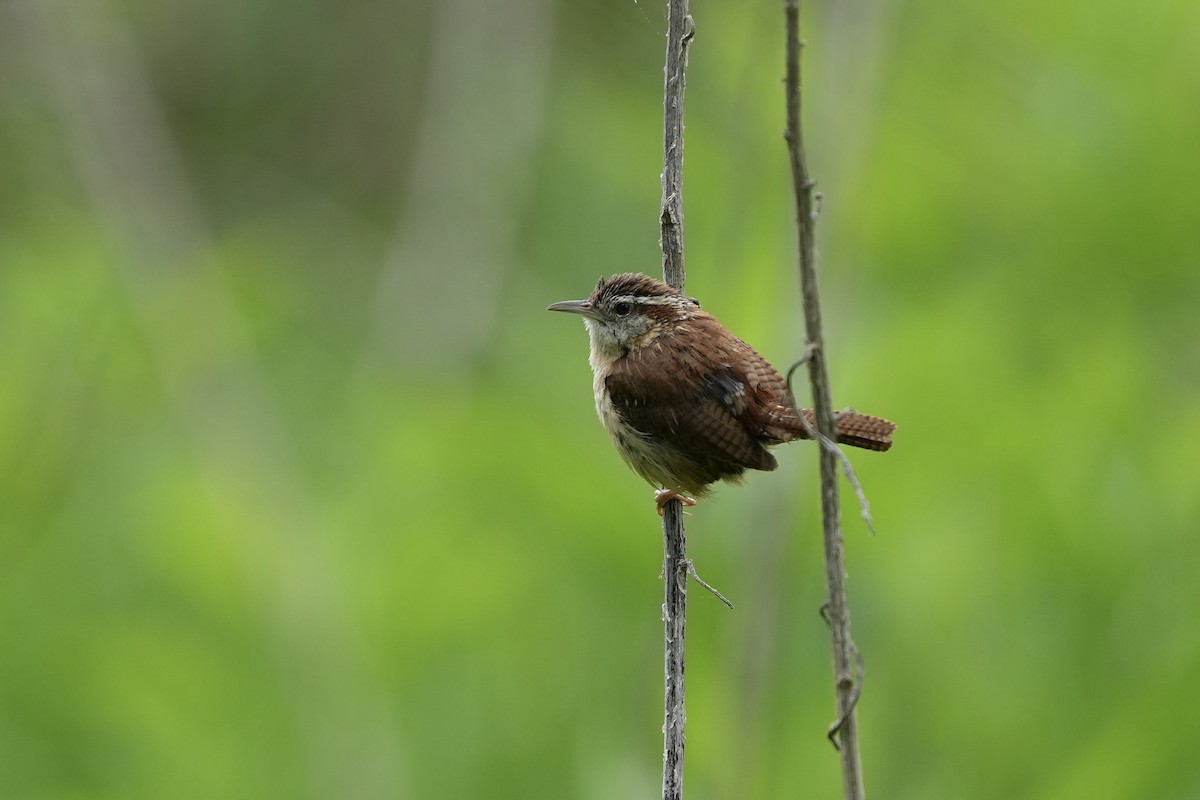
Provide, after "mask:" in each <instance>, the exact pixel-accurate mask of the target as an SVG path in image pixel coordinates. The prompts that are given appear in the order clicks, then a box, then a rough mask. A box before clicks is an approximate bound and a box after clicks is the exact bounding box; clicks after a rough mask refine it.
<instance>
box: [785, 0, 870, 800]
mask: <svg viewBox="0 0 1200 800" xmlns="http://www.w3.org/2000/svg"><path fill="white" fill-rule="evenodd" d="M783 7H784V18H785V27H786V29H787V34H786V42H787V44H786V50H787V77H786V81H785V83H786V97H787V130H786V131H785V133H784V138H785V139H786V140H787V145H788V157H789V160H790V162H791V169H792V183H793V186H794V189H795V195H796V229H797V237H798V240H799V241H798V245H799V261H800V287H801V291H802V293H803V302H804V319H805V332H806V335H807V337H808V346H807V348H806V355H807V356H808V359H807V364H808V377H809V382H810V384H811V385H812V396H813V409H814V412H815V415H816V420H817V432H819V433H820V436H821V437H822V439H823V441H822V444H823V445H824V444H825V442H829V444H832V443H833V442H834V441H835V440H836V439H837V428H836V421H835V418H834V414H833V402H832V400H831V391H830V388H829V374H828V370H827V368H826V364H825V348H824V344H823V342H824V339H823V335H822V332H821V304H820V293H819V291H818V286H817V271H816V247H815V243H814V241H815V240H814V234H815V231H814V228H815V226H816V208H815V202H814V197H813V194H814V193H813V186H814V183H813V180H812V177H811V176H810V174H809V171H808V163H807V161H806V159H805V154H804V140H803V137H802V135H801V130H800V48H801V42H800V5H799V2H798V0H784V4H783ZM836 450H837V447H836V445H834V446H832V447H830V446H822V447H821V448H820V449H819V451H818V452H819V459H820V473H821V518H822V527H823V531H824V541H825V581H826V587H827V590H828V594H829V599H828V603H829V611H828V619H829V629H830V631H831V639H832V644H833V671H834V683H835V686H836V692H837V709H838V718H837V722H836V723H835V730H834V733H835V734H836V735H837V737H838V738H837V742H835V743H840V747H839V750H840V753H841V760H842V785H843V788H844V790H845V797H846V798H847V800H862V798H863V797H864V796H865V793H864V789H863V779H862V762H861V757H860V754H859V747H858V727H857V722H856V719H855V713H854V706H855V702H856V700H857V696H856V694H857V693H856V691H855V686H856V682H855V680H854V674H853V672H852V669H853V666H854V664H855V663H859V662H858V661H857V659H856V658H855V654H856V653H857V650H856V648H855V647H854V642H853V640H852V639H851V637H850V610H849V607H848V605H847V602H846V567H845V552H844V542H843V540H842V531H841V520H840V511H839V507H838V481H837V463H836V456H835V452H836Z"/></svg>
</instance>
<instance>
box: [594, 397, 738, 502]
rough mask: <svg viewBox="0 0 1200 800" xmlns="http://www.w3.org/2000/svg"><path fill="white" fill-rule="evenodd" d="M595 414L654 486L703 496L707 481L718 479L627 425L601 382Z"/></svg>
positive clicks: (615, 443) (635, 468) (623, 455)
mask: <svg viewBox="0 0 1200 800" xmlns="http://www.w3.org/2000/svg"><path fill="white" fill-rule="evenodd" d="M596 414H597V415H598V416H599V417H600V422H601V423H603V425H604V429H605V430H606V431H608V436H609V438H610V439H611V440H612V443H613V447H615V448H616V449H617V452H618V453H620V454H621V458H622V459H623V460H624V461H625V463H626V464H628V465H629V467H630V468H631V469H632V470H633V471H634V472H636V473H637V474H638V475H641V476H642V477H643V478H644V479H645V480H646V481H647V482H648V483H650V484H651V485H653V486H662V487H665V488H668V489H677V490H681V491H685V492H687V493H689V494H695V495H703V494H705V493H706V487H705V484H707V483H709V482H711V481H713V480H715V479H716V476H701V475H698V474H697V472H698V465H696V464H695V463H693V462H692V461H691V460H690V459H688V458H687V457H686V456H685V455H683V454H682V453H681V452H679V451H678V449H677V448H674V447H671V446H670V444H669V443H667V442H662V441H658V440H656V439H655V438H654V437H652V436H650V435H648V434H645V433H643V432H641V431H638V430H636V429H634V428H633V427H631V426H630V425H629V424H627V423H626V422H625V421H624V420H623V419H622V418H621V415H620V414H619V413H618V412H617V410H616V408H615V407H614V406H613V403H612V400H611V399H610V398H609V396H608V392H607V391H604V389H603V386H602V384H601V383H600V382H599V381H597V391H596Z"/></svg>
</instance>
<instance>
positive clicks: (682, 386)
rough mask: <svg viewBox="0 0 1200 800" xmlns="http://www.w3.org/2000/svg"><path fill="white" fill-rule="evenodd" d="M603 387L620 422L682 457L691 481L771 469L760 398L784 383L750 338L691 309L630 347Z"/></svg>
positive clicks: (768, 437) (773, 439) (772, 394)
mask: <svg viewBox="0 0 1200 800" xmlns="http://www.w3.org/2000/svg"><path fill="white" fill-rule="evenodd" d="M622 362H623V363H622V365H621V368H619V369H614V370H613V371H612V372H610V374H609V376H608V378H607V387H608V390H609V395H610V397H611V399H612V402H613V405H614V407H615V408H616V410H617V412H618V413H619V414H621V416H622V418H623V419H624V420H625V421H626V423H627V424H629V425H630V426H632V427H633V428H635V429H637V430H638V431H641V432H642V433H643V434H644V435H645V436H647V437H648V438H650V439H651V440H653V441H657V442H661V443H662V444H664V445H665V446H668V447H670V448H672V449H673V450H674V451H676V452H678V453H679V454H681V455H682V456H684V457H686V459H687V461H688V462H689V465H690V466H691V468H693V469H694V471H695V475H694V476H693V477H694V479H695V480H693V481H689V482H691V483H693V484H694V483H710V482H712V481H715V480H717V479H719V478H726V477H736V476H737V475H739V474H740V473H741V472H742V471H743V470H745V469H747V468H750V469H766V470H769V469H774V468H775V466H776V462H775V459H774V457H773V456H772V455H771V454H770V453H769V452H767V450H766V449H765V447H764V446H763V445H764V444H765V443H774V442H776V441H782V440H781V439H779V438H778V437H775V436H771V435H769V434H765V428H766V423H767V417H768V416H769V415H767V414H765V413H764V411H765V408H766V407H765V406H764V401H765V400H767V399H768V398H774V397H776V396H777V394H778V392H779V391H780V389H781V388H782V391H783V392H784V393H785V394H786V392H787V387H786V385H785V384H784V382H783V379H782V378H781V377H780V376H779V373H778V372H776V371H775V370H774V368H772V367H771V365H770V364H768V363H767V362H766V360H765V359H763V358H762V357H761V356H759V355H758V354H757V353H755V352H754V351H753V350H752V349H751V348H750V347H749V345H747V344H745V343H744V342H742V341H741V340H739V339H737V338H736V337H734V336H733V335H732V334H730V333H729V332H728V331H726V330H725V329H724V328H722V327H721V325H720V323H718V322H717V321H716V320H714V319H712V317H709V316H708V315H703V316H698V317H696V318H693V319H691V320H689V321H688V322H687V323H686V324H684V325H681V326H679V327H678V328H676V330H675V331H674V332H673V333H670V334H665V335H663V336H661V337H659V338H658V339H656V340H654V341H653V342H651V343H650V344H648V345H647V346H645V347H641V348H637V349H635V350H632V351H631V352H630V353H629V354H628V355H626V356H625V358H624V359H622Z"/></svg>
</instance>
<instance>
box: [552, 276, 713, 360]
mask: <svg viewBox="0 0 1200 800" xmlns="http://www.w3.org/2000/svg"><path fill="white" fill-rule="evenodd" d="M699 305H700V303H699V302H697V301H696V300H694V299H692V298H690V297H684V296H683V295H682V294H681V293H680V292H679V291H677V290H676V289H672V288H671V287H670V286H668V285H667V284H665V283H663V282H662V281H659V280H655V279H654V278H651V277H650V276H648V275H642V274H639V273H636V272H627V273H625V274H624V275H614V276H613V277H611V278H601V279H600V282H599V283H597V284H596V289H595V291H593V292H592V295H591V297H589V298H588V299H586V300H564V301H562V302H559V303H553V304H552V305H550V306H548V307H547V310H548V311H566V312H569V313H572V314H579V315H581V316H582V317H583V322H584V324H585V325H586V326H587V330H588V335H589V336H590V337H591V345H592V353H593V355H594V356H599V357H601V358H603V359H604V360H611V359H614V358H620V357H621V356H622V355H624V354H625V353H627V352H629V351H630V350H632V349H634V348H638V347H645V346H646V345H648V344H650V343H651V342H652V341H654V340H655V339H657V338H658V337H659V336H661V335H662V334H663V333H664V332H666V331H667V330H669V329H670V328H671V326H674V325H677V324H679V323H680V322H683V321H684V320H685V319H686V318H687V315H688V314H689V313H690V312H691V311H693V310H694V309H696V308H697V307H698V306H699Z"/></svg>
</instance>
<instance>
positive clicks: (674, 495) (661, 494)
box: [654, 489, 696, 517]
mask: <svg viewBox="0 0 1200 800" xmlns="http://www.w3.org/2000/svg"><path fill="white" fill-rule="evenodd" d="M672 500H678V501H679V502H681V503H683V504H684V505H685V506H694V505H696V501H695V500H693V499H692V498H690V497H688V496H687V495H686V494H681V493H680V492H678V491H676V490H675V489H659V490H658V491H656V492H655V493H654V505H655V506H656V507H657V508H658V515H659V516H660V517H661V516H662V515H663V506H665V505H666V504H667V503H669V502H671V501H672Z"/></svg>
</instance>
